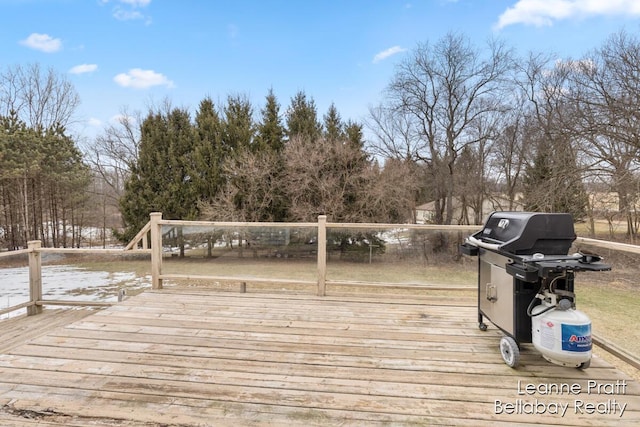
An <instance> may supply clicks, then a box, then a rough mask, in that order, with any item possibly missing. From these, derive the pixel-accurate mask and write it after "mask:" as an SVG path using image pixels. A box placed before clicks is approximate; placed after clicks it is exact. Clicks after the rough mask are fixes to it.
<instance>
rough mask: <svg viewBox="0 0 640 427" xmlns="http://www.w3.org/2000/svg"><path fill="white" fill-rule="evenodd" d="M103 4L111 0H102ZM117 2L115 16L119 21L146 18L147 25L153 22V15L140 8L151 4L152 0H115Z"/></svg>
mask: <svg viewBox="0 0 640 427" xmlns="http://www.w3.org/2000/svg"><path fill="white" fill-rule="evenodd" d="M101 1H102V4H107V3H108V2H109V0H101ZM112 2H113V3H117V4H116V5H115V6H114V7H113V17H114V18H116V19H117V20H118V21H133V20H137V19H139V20H144V21H145V22H144V23H145V25H150V24H151V16H149V15H145V14H144V13H142V12H141V11H140V10H139V9H143V8H145V7H147V6H149V5H150V4H151V0H114V1H112Z"/></svg>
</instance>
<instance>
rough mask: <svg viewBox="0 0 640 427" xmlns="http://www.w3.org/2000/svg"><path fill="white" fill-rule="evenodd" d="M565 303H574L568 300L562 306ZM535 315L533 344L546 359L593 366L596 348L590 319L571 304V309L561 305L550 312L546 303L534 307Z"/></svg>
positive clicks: (571, 364) (563, 363) (563, 364)
mask: <svg viewBox="0 0 640 427" xmlns="http://www.w3.org/2000/svg"><path fill="white" fill-rule="evenodd" d="M565 301H566V302H567V303H570V301H568V300H564V301H560V303H564V302H565ZM547 309H548V311H545V310H547ZM542 312H544V313H542ZM531 315H532V318H531V329H532V330H531V338H532V339H531V341H532V342H533V346H534V347H535V348H536V349H537V350H538V351H539V352H540V353H542V356H543V357H544V358H545V359H547V360H548V361H549V362H552V363H555V364H557V365H562V366H572V367H575V368H578V367H580V368H587V367H588V366H589V364H590V362H591V346H592V344H591V319H589V316H587V315H586V314H585V313H583V312H582V311H580V310H575V309H573V308H571V305H570V304H569V305H568V308H567V305H566V304H558V306H556V307H553V308H551V309H549V305H548V304H546V303H544V302H543V303H542V304H540V305H537V306H535V307H533V309H532V310H531Z"/></svg>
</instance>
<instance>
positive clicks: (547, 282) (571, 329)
mask: <svg viewBox="0 0 640 427" xmlns="http://www.w3.org/2000/svg"><path fill="white" fill-rule="evenodd" d="M575 238H576V235H575V231H574V227H573V218H572V216H571V215H570V214H565V213H534V212H494V213H492V214H491V215H490V216H489V218H488V219H487V221H486V222H485V224H484V227H483V228H482V229H481V230H480V231H478V232H477V233H475V234H473V235H471V236H469V237H467V239H466V241H465V243H464V244H463V245H462V246H461V252H462V253H463V254H465V255H469V256H477V257H478V326H479V328H480V329H481V330H483V331H484V330H486V329H487V324H486V323H485V322H484V319H485V318H486V319H488V320H490V321H491V323H493V324H494V325H495V326H496V327H497V328H499V329H500V330H502V332H504V333H505V336H504V337H503V338H502V339H501V340H500V352H501V354H502V357H503V359H504V361H505V363H507V365H509V366H511V367H516V366H517V365H518V363H519V357H520V350H519V344H520V343H531V342H533V344H534V347H535V348H536V349H538V350H539V351H540V352H541V353H542V355H543V357H545V359H547V360H549V361H550V362H553V363H556V364H560V365H563V366H573V367H580V368H583V369H584V368H587V367H588V366H589V363H590V360H591V321H590V320H589V318H588V317H587V316H586V315H585V314H584V313H582V312H581V311H579V310H576V307H575V301H576V298H575V294H574V278H575V273H576V272H579V271H604V270H610V269H611V267H610V266H609V265H607V264H604V263H602V262H601V258H600V257H599V256H598V255H595V254H591V253H586V252H582V253H577V254H573V255H569V254H568V253H569V250H570V248H571V245H572V244H573V241H574V240H575Z"/></svg>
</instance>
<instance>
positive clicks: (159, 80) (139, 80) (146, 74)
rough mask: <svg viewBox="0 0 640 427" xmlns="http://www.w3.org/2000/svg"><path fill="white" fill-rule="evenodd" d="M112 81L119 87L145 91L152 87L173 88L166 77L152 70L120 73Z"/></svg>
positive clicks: (132, 70)
mask: <svg viewBox="0 0 640 427" xmlns="http://www.w3.org/2000/svg"><path fill="white" fill-rule="evenodd" d="M113 81H114V82H116V83H117V84H119V85H120V86H123V87H131V88H134V89H147V88H150V87H152V86H166V87H168V88H172V87H174V84H173V82H172V81H171V80H169V79H168V78H167V77H166V76H164V75H162V74H160V73H156V72H155V71H153V70H142V69H140V68H132V69H131V70H129V72H128V73H120V74H118V75H117V76H115V77H114V78H113Z"/></svg>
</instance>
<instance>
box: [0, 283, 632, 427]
mask: <svg viewBox="0 0 640 427" xmlns="http://www.w3.org/2000/svg"><path fill="white" fill-rule="evenodd" d="M41 316H43V317H42V318H41V319H45V316H48V315H47V314H43V315H41ZM69 316H72V315H69ZM77 316H78V317H77V318H73V317H69V318H68V319H67V320H70V321H71V323H68V324H66V325H60V326H57V325H56V324H54V323H53V321H51V326H52V329H51V330H50V331H49V332H47V333H46V334H44V335H42V332H41V333H35V332H34V333H32V335H31V336H29V337H27V338H28V341H27V342H24V343H22V344H18V343H17V342H15V335H16V334H15V333H14V334H13V335H12V334H11V332H10V331H7V330H6V328H5V330H2V328H0V333H2V336H1V337H0V342H2V343H5V345H4V347H2V346H1V345H0V350H1V351H2V354H0V425H2V426H5V425H6V426H16V427H20V426H29V427H32V426H34V425H38V426H62V425H64V426H141V427H142V426H144V427H148V426H218V425H234V426H236V425H305V426H306V425H323V426H328V425H367V426H368V425H468V426H480V425H491V426H494V425H505V426H506V425H514V424H520V425H537V426H539V425H572V426H583V425H584V426H587V425H589V426H591V425H616V426H620V425H628V426H637V425H640V385H639V384H638V383H637V382H635V381H633V380H632V379H630V378H629V377H627V376H626V375H625V374H623V373H621V372H620V371H617V370H616V369H614V368H613V367H612V366H610V365H609V364H607V363H606V362H604V361H603V360H602V359H599V358H597V357H594V360H593V362H592V365H591V368H589V369H587V370H585V371H581V370H578V369H570V368H562V367H558V366H554V365H551V364H549V363H547V362H546V361H544V360H543V359H542V358H541V357H540V355H539V354H538V353H537V352H536V351H535V350H533V349H532V348H530V347H528V346H526V347H525V348H524V349H523V352H522V366H521V367H520V368H518V369H517V370H514V369H511V368H509V367H507V366H506V365H505V364H504V363H503V362H502V358H501V356H500V354H499V350H498V342H499V337H500V333H499V331H497V330H496V329H495V328H494V327H490V329H489V330H488V331H487V332H481V331H479V330H478V328H477V325H476V317H477V316H476V305H475V301H474V300H473V299H465V298H447V297H430V298H429V297H422V298H412V299H405V300H401V299H394V298H387V297H378V298H374V297H371V298H362V297H349V296H342V297H337V296H327V297H322V298H321V297H315V296H311V295H291V294H266V293H259V294H258V293H247V294H235V293H224V292H211V291H209V292H205V291H202V290H199V289H196V288H193V289H184V288H182V289H165V290H161V291H149V292H145V293H143V294H141V295H138V296H135V297H131V298H129V299H128V300H126V301H124V302H122V303H120V304H117V305H115V306H113V307H110V308H107V309H103V310H98V311H95V312H93V313H91V314H90V315H88V316H87V315H86V313H84V314H82V315H80V314H77ZM83 316H84V317H83ZM37 317H38V316H35V318H37ZM53 318H54V317H52V319H53ZM24 321H25V322H26V321H30V322H34V320H32V319H31V318H30V319H24ZM17 327H18V326H17V324H16V325H14V326H13V327H12V328H11V329H13V330H15V328H17ZM38 330H40V331H42V330H41V329H38ZM9 336H13V337H14V340H12V341H11V342H9V339H8V338H7V339H6V340H5V337H9ZM623 383H624V384H626V386H625V387H624V390H623V389H622V387H621V385H622V384H623ZM518 384H520V386H519V385H518ZM527 384H530V385H531V387H534V389H535V390H536V391H535V394H532V395H529V394H520V393H523V392H524V391H523V390H525V389H526V387H527ZM562 384H568V385H571V387H573V390H574V391H576V387H580V388H581V391H580V392H579V393H577V394H567V393H566V392H565V393H563V394H561V395H558V394H551V395H549V394H543V392H542V391H543V390H542V389H541V387H545V385H556V386H559V385H562ZM589 384H591V385H592V386H593V387H598V386H599V387H600V392H601V394H597V393H596V389H595V388H592V389H591V390H590V391H591V393H590V394H589V393H588V391H587V387H588V385H589ZM614 385H617V386H618V387H617V388H614ZM605 393H610V394H605ZM497 401H499V402H500V404H499V405H498V404H497V403H496V402H497ZM536 402H537V403H538V406H537V407H536V406H532V405H533V404H535V403H536ZM613 402H615V403H616V404H619V405H625V404H626V408H625V410H624V413H623V414H622V416H621V414H620V407H619V406H616V405H613ZM587 403H588V404H592V405H594V406H593V413H587V412H589V411H591V408H590V407H589V406H587ZM541 404H544V405H545V407H544V409H545V410H546V413H543V414H537V415H533V414H527V413H522V412H530V411H531V410H536V409H537V410H538V411H542V409H543V407H542V406H540V405H541ZM507 405H514V412H515V413H511V414H507V413H505V409H506V407H507ZM561 405H562V407H564V405H567V406H566V413H565V414H564V416H562V415H554V414H549V412H550V411H551V410H553V409H556V407H561ZM501 410H502V413H500V412H501ZM560 410H561V409H560ZM613 410H615V413H611V412H612V411H613ZM518 412H520V413H518ZM581 412H584V413H581ZM598 412H609V413H598Z"/></svg>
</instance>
